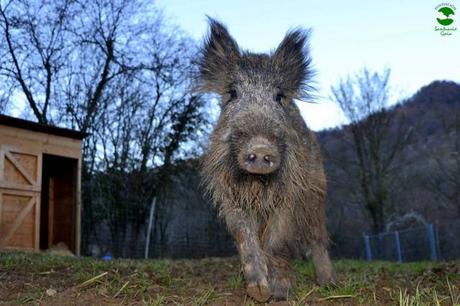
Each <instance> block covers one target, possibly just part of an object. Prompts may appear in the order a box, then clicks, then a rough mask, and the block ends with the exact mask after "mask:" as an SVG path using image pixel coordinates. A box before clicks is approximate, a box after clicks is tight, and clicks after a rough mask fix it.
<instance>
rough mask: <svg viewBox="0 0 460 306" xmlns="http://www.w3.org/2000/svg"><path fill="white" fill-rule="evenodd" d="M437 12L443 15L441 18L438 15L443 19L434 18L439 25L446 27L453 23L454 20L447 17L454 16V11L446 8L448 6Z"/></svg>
mask: <svg viewBox="0 0 460 306" xmlns="http://www.w3.org/2000/svg"><path fill="white" fill-rule="evenodd" d="M438 12H439V13H441V14H442V15H443V16H441V15H440V17H443V18H442V19H441V18H436V19H437V20H438V23H439V24H440V25H443V26H448V25H450V24H452V22H454V20H453V19H452V18H449V16H451V15H455V12H454V10H453V9H451V8H450V7H448V6H444V7H441V8H440V9H439V10H438ZM444 17H445V18H444Z"/></svg>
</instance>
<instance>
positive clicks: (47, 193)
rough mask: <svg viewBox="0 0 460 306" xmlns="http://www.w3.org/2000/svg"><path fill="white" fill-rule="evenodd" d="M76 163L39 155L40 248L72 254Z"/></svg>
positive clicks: (76, 161)
mask: <svg viewBox="0 0 460 306" xmlns="http://www.w3.org/2000/svg"><path fill="white" fill-rule="evenodd" d="M77 171H78V160H77V159H72V158H66V157H61V156H55V155H49V154H43V168H42V194H41V208H40V249H42V250H46V249H49V248H52V247H55V246H57V247H59V248H67V249H68V250H70V251H71V252H72V253H74V254H75V253H76V250H77V246H76V230H77V226H76V223H77V217H76V216H77V181H78V172H77Z"/></svg>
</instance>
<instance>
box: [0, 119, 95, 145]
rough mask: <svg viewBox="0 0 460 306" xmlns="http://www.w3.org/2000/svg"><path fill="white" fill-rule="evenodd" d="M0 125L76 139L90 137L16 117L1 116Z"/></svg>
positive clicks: (85, 134)
mask: <svg viewBox="0 0 460 306" xmlns="http://www.w3.org/2000/svg"><path fill="white" fill-rule="evenodd" d="M0 125H6V126H11V127H16V128H20V129H26V130H30V131H34V132H41V133H47V134H52V135H57V136H63V137H68V138H74V139H80V140H81V139H83V138H85V137H86V136H88V133H83V132H80V131H76V130H71V129H65V128H60V127H55V126H51V125H46V124H40V123H37V122H33V121H28V120H24V119H19V118H15V117H10V116H6V115H1V114H0Z"/></svg>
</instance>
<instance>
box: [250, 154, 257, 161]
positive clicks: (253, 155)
mask: <svg viewBox="0 0 460 306" xmlns="http://www.w3.org/2000/svg"><path fill="white" fill-rule="evenodd" d="M256 158H257V156H256V155H255V154H249V155H248V161H250V162H253V161H255V160H256Z"/></svg>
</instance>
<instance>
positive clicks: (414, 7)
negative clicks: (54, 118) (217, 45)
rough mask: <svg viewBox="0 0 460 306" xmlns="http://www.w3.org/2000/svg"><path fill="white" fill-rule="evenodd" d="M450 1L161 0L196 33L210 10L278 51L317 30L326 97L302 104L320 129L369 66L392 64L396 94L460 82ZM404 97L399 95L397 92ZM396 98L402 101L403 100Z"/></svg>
mask: <svg viewBox="0 0 460 306" xmlns="http://www.w3.org/2000/svg"><path fill="white" fill-rule="evenodd" d="M441 2H446V1H430V0H426V1H396V0H391V1H364V0H362V1H306V0H303V1H300V0H283V1H274V0H266V1H253V0H231V1H223V0H222V1H219V0H193V1H192V0H158V1H157V4H158V6H159V7H160V8H162V9H163V10H164V12H165V14H166V16H168V17H170V18H171V19H172V21H173V23H175V24H177V25H179V26H180V27H181V28H182V29H184V30H185V31H186V32H188V33H189V34H190V35H191V36H192V37H193V38H195V39H197V40H201V38H202V37H203V36H204V35H205V33H206V32H207V23H206V15H209V16H211V17H214V18H218V19H219V20H220V21H222V22H223V23H224V24H226V25H227V27H228V29H229V31H230V33H231V35H232V36H233V37H234V38H235V39H236V40H237V42H238V44H239V45H240V46H241V47H242V48H243V49H247V50H251V51H254V52H266V51H270V50H272V49H274V48H276V46H277V45H278V43H279V42H280V41H281V40H282V38H283V37H284V35H285V33H286V31H287V30H288V29H289V28H292V27H297V26H301V27H308V28H312V29H313V35H312V37H311V49H312V56H313V64H314V67H315V69H316V70H317V73H318V74H317V77H316V82H317V88H318V89H319V96H320V97H319V99H318V102H319V103H318V104H317V105H313V104H306V103H301V104H300V107H301V110H302V114H303V116H304V118H305V120H306V121H307V123H308V125H309V126H310V127H312V128H313V129H315V130H319V129H322V128H327V127H332V126H335V125H337V124H340V123H341V122H343V120H342V119H341V118H342V117H341V114H340V112H339V110H338V109H337V108H336V107H335V105H334V104H333V103H332V102H331V101H330V99H329V98H328V97H329V95H330V87H331V85H332V84H335V83H337V81H338V80H339V79H340V78H343V77H346V76H347V75H348V74H354V73H356V72H357V71H359V70H360V69H362V68H363V67H364V66H366V67H368V68H371V69H374V70H379V71H382V70H383V69H384V68H385V67H388V68H390V69H391V70H392V75H391V83H392V85H393V88H394V96H395V97H397V98H399V99H401V98H404V97H408V96H410V95H412V94H413V93H414V92H416V91H417V89H419V88H420V87H421V86H423V85H427V84H429V83H430V82H431V81H433V80H438V79H446V80H454V81H456V82H460V3H459V2H458V1H452V2H451V3H453V4H454V5H455V4H457V11H456V15H455V16H454V20H455V21H454V23H453V24H452V26H456V27H457V28H458V30H457V31H455V32H453V35H451V36H444V37H443V36H441V35H440V34H439V32H435V31H434V27H435V26H436V24H437V22H436V17H437V16H438V15H437V14H438V13H437V12H436V10H435V7H436V5H438V4H440V3H441ZM395 100H396V98H395ZM395 102H396V101H395Z"/></svg>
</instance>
